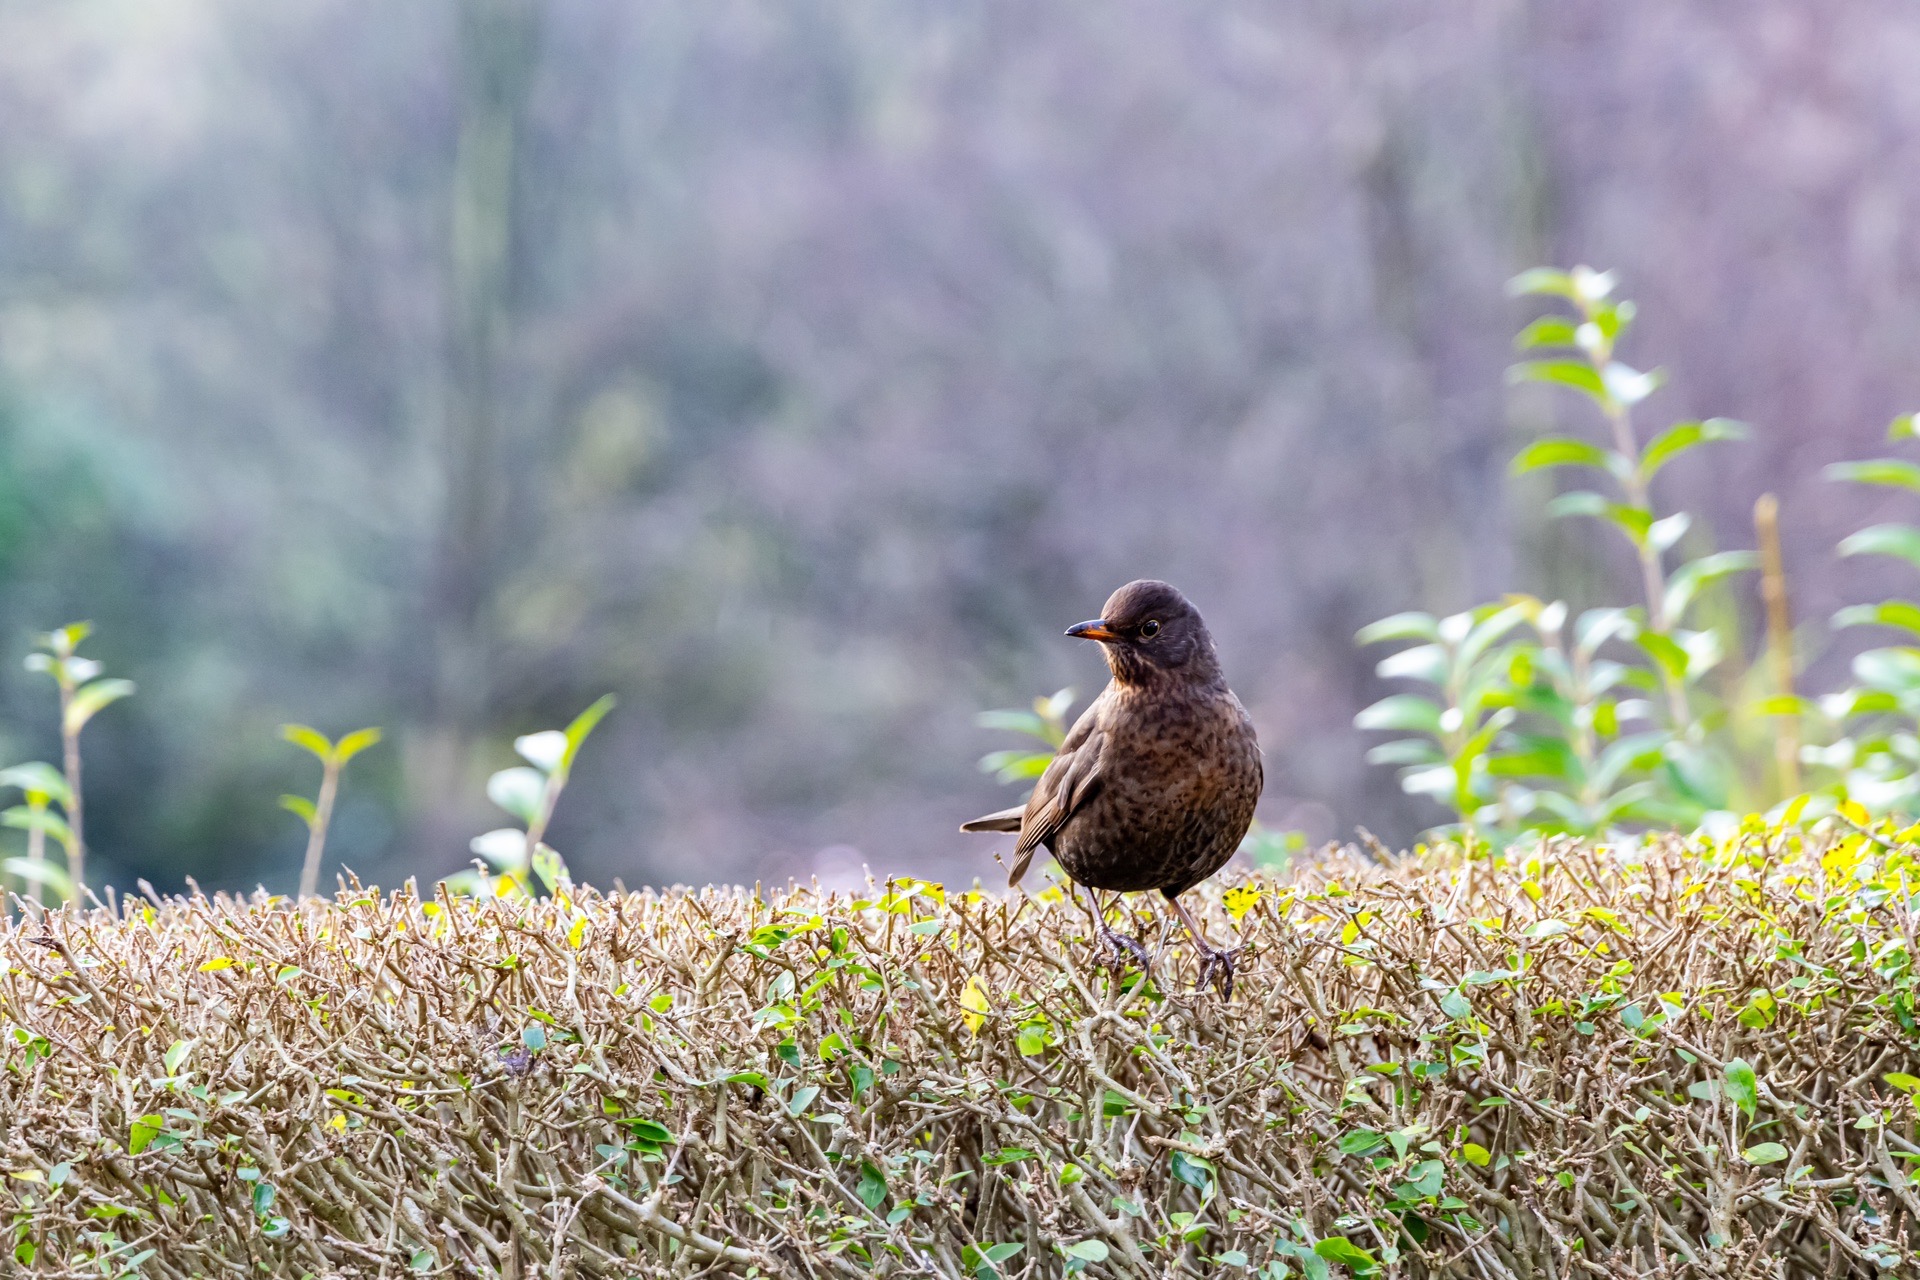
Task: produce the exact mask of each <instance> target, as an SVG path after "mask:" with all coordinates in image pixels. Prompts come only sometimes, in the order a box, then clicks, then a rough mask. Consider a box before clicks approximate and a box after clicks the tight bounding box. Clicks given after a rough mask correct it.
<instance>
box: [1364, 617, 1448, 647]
mask: <svg viewBox="0 0 1920 1280" xmlns="http://www.w3.org/2000/svg"><path fill="white" fill-rule="evenodd" d="M1439 638H1440V624H1439V623H1438V622H1436V621H1435V620H1434V617H1433V615H1432V614H1430V613H1396V614H1394V615H1393V616H1392V617H1389V618H1382V619H1380V621H1378V622H1373V623H1369V624H1367V625H1366V626H1364V627H1362V628H1360V632H1359V634H1358V635H1356V636H1354V643H1356V644H1359V645H1361V646H1363V647H1364V646H1366V645H1370V644H1380V643H1381V642H1383V641H1387V640H1427V641H1435V640H1438V639H1439Z"/></svg>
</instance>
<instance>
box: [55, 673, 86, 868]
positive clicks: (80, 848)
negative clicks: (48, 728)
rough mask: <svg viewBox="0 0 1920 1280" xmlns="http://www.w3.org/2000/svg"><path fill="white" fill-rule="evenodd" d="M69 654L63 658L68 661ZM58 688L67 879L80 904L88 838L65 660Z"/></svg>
mask: <svg viewBox="0 0 1920 1280" xmlns="http://www.w3.org/2000/svg"><path fill="white" fill-rule="evenodd" d="M71 656H72V655H71V653H69V654H67V655H66V657H71ZM54 670H55V672H56V673H57V674H58V677H59V685H60V750H61V759H62V763H63V764H64V765H65V766H66V774H67V791H68V792H69V796H68V802H67V828H68V829H69V830H70V831H72V833H73V839H72V841H70V842H69V843H68V845H67V879H69V880H71V881H73V900H74V901H75V902H79V901H81V899H82V898H83V897H84V896H85V894H86V892H87V838H86V831H85V827H84V825H83V819H82V816H81V805H80V729H79V727H78V726H77V725H75V724H73V722H72V715H71V711H72V707H73V691H74V681H73V676H72V675H71V674H69V673H68V671H67V665H66V662H65V661H64V659H63V660H62V661H60V662H59V663H57V664H56V665H55V667H54Z"/></svg>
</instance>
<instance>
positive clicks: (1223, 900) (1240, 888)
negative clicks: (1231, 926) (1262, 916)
mask: <svg viewBox="0 0 1920 1280" xmlns="http://www.w3.org/2000/svg"><path fill="white" fill-rule="evenodd" d="M1264 892H1265V891H1264V890H1261V889H1258V888H1256V887H1254V886H1253V885H1250V884H1237V885H1235V886H1234V887H1233V888H1231V889H1229V890H1227V891H1226V892H1225V893H1223V894H1221V895H1220V904H1221V905H1222V906H1224V907H1225V908H1226V909H1227V914H1228V915H1230V916H1232V917H1233V919H1234V922H1235V923H1236V924H1237V923H1239V922H1240V921H1241V920H1243V919H1245V918H1246V915H1247V912H1249V911H1251V910H1253V908H1254V904H1256V903H1258V902H1259V901H1260V898H1261V896H1262V894H1263V893H1264Z"/></svg>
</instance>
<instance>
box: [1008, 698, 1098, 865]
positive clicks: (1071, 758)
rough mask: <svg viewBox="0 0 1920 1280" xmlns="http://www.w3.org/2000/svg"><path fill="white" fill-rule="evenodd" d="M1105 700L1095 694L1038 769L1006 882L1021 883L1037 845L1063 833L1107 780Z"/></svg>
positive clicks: (1021, 822)
mask: <svg viewBox="0 0 1920 1280" xmlns="http://www.w3.org/2000/svg"><path fill="white" fill-rule="evenodd" d="M1104 701H1105V699H1104V698H1100V699H1096V700H1095V701H1094V703H1093V705H1092V706H1090V707H1088V708H1087V710H1086V712H1085V714H1083V715H1082V716H1081V717H1080V719H1079V720H1078V721H1076V722H1075V723H1074V726H1073V730H1072V732H1070V733H1068V734H1067V737H1066V741H1064V742H1062V743H1061V744H1060V750H1059V751H1057V752H1055V753H1054V757H1053V762H1052V763H1051V764H1049V765H1048V766H1047V771H1046V772H1045V773H1043V774H1041V775H1040V781H1039V782H1038V783H1037V784H1035V786H1034V788H1033V794H1032V795H1031V796H1029V797H1028V798H1027V808H1026V812H1025V814H1024V815H1023V816H1022V818H1021V821H1020V843H1019V844H1017V845H1015V846H1014V850H1013V871H1012V873H1011V874H1010V875H1008V877H1007V884H1008V885H1010V886H1011V885H1017V884H1019V883H1020V877H1021V876H1024V875H1025V874H1026V873H1027V864H1028V863H1030V862H1032V861H1033V853H1034V850H1036V849H1038V848H1039V847H1040V846H1041V845H1043V844H1046V843H1047V842H1048V841H1050V840H1052V839H1053V838H1054V837H1055V836H1056V835H1058V834H1060V828H1061V827H1063V826H1065V825H1066V822H1067V819H1068V818H1071V817H1072V816H1073V815H1074V814H1075V813H1076V812H1078V811H1079V809H1080V807H1081V806H1082V805H1084V804H1086V803H1087V801H1089V800H1091V799H1093V797H1094V796H1095V795H1096V794H1098V792H1099V790H1100V785H1101V783H1102V781H1103V779H1102V776H1101V768H1100V766H1101V758H1102V757H1103V756H1104V755H1105V754H1106V745H1107V735H1106V731H1105V730H1104V729H1103V728H1102V727H1101V725H1100V711H1101V710H1102V703H1103V702H1104Z"/></svg>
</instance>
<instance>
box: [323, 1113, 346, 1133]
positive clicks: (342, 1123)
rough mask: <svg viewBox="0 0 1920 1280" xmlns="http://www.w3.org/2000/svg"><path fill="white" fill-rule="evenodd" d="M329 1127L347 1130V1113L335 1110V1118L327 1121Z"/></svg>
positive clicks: (342, 1130)
mask: <svg viewBox="0 0 1920 1280" xmlns="http://www.w3.org/2000/svg"><path fill="white" fill-rule="evenodd" d="M327 1127H328V1128H329V1129H338V1130H340V1131H341V1132H342V1133H344V1132H346V1128H347V1117H346V1113H345V1112H341V1111H336V1112H334V1113H333V1119H331V1120H329V1121H327Z"/></svg>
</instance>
